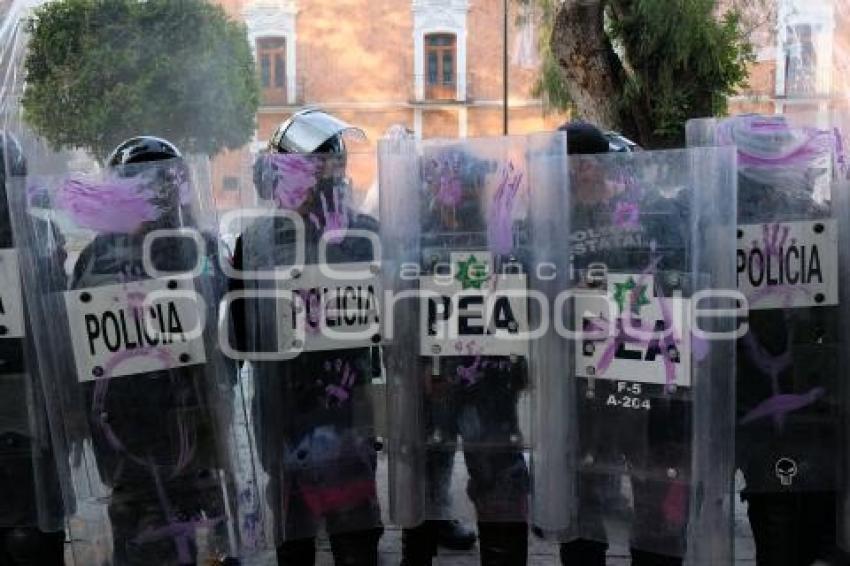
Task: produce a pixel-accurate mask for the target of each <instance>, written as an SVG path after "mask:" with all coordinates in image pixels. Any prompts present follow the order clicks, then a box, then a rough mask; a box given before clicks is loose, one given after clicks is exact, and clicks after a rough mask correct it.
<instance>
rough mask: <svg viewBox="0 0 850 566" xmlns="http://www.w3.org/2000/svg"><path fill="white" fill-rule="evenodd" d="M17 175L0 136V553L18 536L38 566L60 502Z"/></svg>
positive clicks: (7, 141)
mask: <svg viewBox="0 0 850 566" xmlns="http://www.w3.org/2000/svg"><path fill="white" fill-rule="evenodd" d="M7 171H8V175H7V173H6V172H7ZM24 175H26V159H25V158H24V155H23V152H22V151H21V148H20V145H19V144H18V142H17V140H15V139H14V138H13V137H11V136H9V135H7V134H0V190H2V195H0V289H2V291H0V362H2V363H0V531H2V533H3V535H2V538H3V542H2V545H0V546H1V547H2V548H3V550H2V552H4V553H5V552H6V548H7V546H6V545H7V544H8V539H9V537H10V534H11V533H15V532H17V533H18V535H19V536H29V537H30V539H31V541H32V542H33V543H34V544H35V545H37V546H39V545H41V546H44V547H45V548H43V549H42V550H43V551H44V552H45V554H42V555H41V556H43V557H44V558H43V559H44V560H51V558H47V556H48V555H49V553H52V555H53V556H54V558H52V560H53V562H55V561H56V560H55V556H58V557H59V558H61V556H62V552H63V542H64V514H63V508H62V498H61V491H60V488H59V479H58V474H57V468H56V462H55V460H54V458H53V451H52V448H51V437H50V431H49V426H48V421H47V413H46V408H45V405H44V395H43V391H42V389H41V376H40V375H39V371H38V369H39V368H38V363H37V361H38V360H37V357H36V356H35V355H34V350H33V344H32V341H31V338H32V333H31V332H30V331H28V330H27V320H26V317H25V309H24V303H23V294H22V291H21V279H20V270H19V260H18V250H17V249H16V248H15V242H14V238H13V235H12V226H11V221H10V219H9V207H8V202H7V199H6V179H7V177H13V176H24ZM46 228H47V226H46V225H42V226H41V229H46ZM36 530H41V531H44V532H49V533H55V534H52V535H50V536H49V538H38V537H44V535H38V534H37V532H36ZM57 553H58V554H57Z"/></svg>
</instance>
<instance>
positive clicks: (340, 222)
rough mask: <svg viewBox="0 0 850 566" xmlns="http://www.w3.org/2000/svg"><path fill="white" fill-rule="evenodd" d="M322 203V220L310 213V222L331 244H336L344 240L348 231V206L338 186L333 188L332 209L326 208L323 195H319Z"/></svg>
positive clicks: (325, 199)
mask: <svg viewBox="0 0 850 566" xmlns="http://www.w3.org/2000/svg"><path fill="white" fill-rule="evenodd" d="M319 198H320V199H321V201H322V218H321V219H320V218H319V217H318V216H316V214H315V213H313V212H311V213H310V220H311V221H312V222H313V224H314V225H315V226H316V228H318V229H319V231H322V232H323V233H324V234H326V236H325V237H326V238H327V240H328V242H329V243H331V244H338V243H340V242H341V241H343V240H344V239H345V231H346V230H347V229H348V225H349V222H350V220H351V218H350V216H351V215H350V213H349V209H348V206H347V205H346V203H345V197H344V196H343V195H342V189H341V188H340V186H339V185H338V184H335V185H334V188H333V209H329V208H328V200H327V198H325V195H324V193H321V194H320V195H319Z"/></svg>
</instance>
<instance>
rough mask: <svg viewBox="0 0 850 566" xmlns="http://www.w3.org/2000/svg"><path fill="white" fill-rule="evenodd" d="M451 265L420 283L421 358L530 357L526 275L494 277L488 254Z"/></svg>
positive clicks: (455, 258) (459, 257) (461, 256)
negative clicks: (446, 270) (440, 273)
mask: <svg viewBox="0 0 850 566" xmlns="http://www.w3.org/2000/svg"><path fill="white" fill-rule="evenodd" d="M450 260H451V270H450V272H449V273H447V274H445V275H439V274H438V275H433V276H429V277H421V278H420V279H419V289H420V292H421V293H422V297H421V299H420V305H421V306H420V314H419V320H420V324H421V328H420V331H419V335H420V347H419V354H420V355H422V356H511V355H516V356H527V355H528V337H527V333H528V305H527V300H528V297H527V282H526V276H525V275H524V274H502V273H493V267H492V266H493V260H492V256H491V255H490V254H489V253H487V252H463V253H460V252H458V253H452V254H451V257H450Z"/></svg>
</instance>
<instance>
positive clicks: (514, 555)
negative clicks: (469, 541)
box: [478, 522, 528, 566]
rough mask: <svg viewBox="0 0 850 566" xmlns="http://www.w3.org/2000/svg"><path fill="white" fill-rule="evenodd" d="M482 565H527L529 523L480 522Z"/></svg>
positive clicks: (479, 534)
mask: <svg viewBox="0 0 850 566" xmlns="http://www.w3.org/2000/svg"><path fill="white" fill-rule="evenodd" d="M478 536H479V540H480V543H479V545H480V550H481V566H525V564H527V563H528V523H495V522H493V523H491V522H480V523H478Z"/></svg>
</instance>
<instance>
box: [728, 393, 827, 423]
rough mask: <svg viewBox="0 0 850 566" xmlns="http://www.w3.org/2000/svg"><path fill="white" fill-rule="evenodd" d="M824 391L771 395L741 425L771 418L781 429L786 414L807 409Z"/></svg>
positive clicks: (742, 420)
mask: <svg viewBox="0 0 850 566" xmlns="http://www.w3.org/2000/svg"><path fill="white" fill-rule="evenodd" d="M825 393H826V390H825V389H824V388H823V387H815V388H813V389H812V390H811V391H809V392H807V393H803V394H799V395H798V394H790V393H783V394H779V395H771V396H770V397H768V398H767V399H765V400H764V401H762V402H761V403H759V404H758V405H757V406H756V407H755V408H753V409H752V410H751V411H750V412H749V413H747V414H746V415H744V417H743V418H742V419H741V424H742V425H743V424H748V423H751V422H753V421H756V420H758V419H763V418H766V417H773V420H774V422H775V423H778V424H777V426H780V427H781V423H782V421H783V420H784V418H785V416H786V415H787V414H788V413H793V412H794V411H799V410H800V409H803V408H805V407H808V406H809V405H811V404H812V403H814V402H816V401H817V400H818V399H820V398H821V397H823V395H824V394H825Z"/></svg>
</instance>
